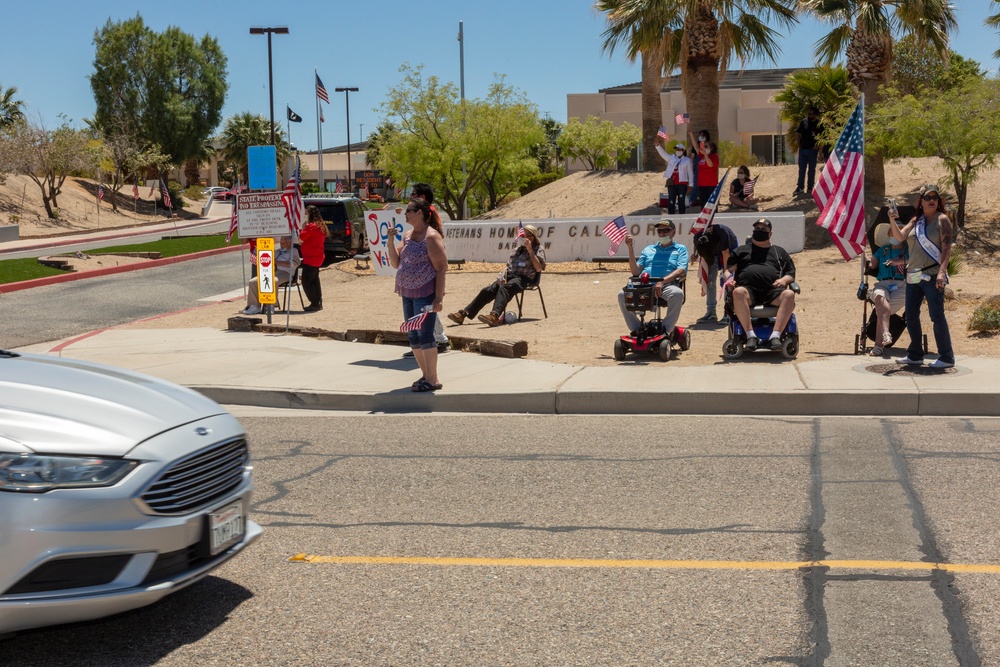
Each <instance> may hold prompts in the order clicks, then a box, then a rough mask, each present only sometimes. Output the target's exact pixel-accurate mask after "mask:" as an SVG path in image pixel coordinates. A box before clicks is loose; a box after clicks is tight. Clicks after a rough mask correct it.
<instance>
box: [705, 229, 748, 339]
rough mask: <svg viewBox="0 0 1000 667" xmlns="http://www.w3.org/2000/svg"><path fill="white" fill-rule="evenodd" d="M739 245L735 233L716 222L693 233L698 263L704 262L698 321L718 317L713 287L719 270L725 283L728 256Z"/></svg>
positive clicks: (715, 293) (716, 319)
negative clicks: (701, 312) (701, 310)
mask: <svg viewBox="0 0 1000 667" xmlns="http://www.w3.org/2000/svg"><path fill="white" fill-rule="evenodd" d="M738 247H740V243H739V241H738V240H737V239H736V233H735V232H734V231H733V230H732V229H730V228H729V227H727V226H726V225H723V224H721V223H718V222H711V223H709V225H708V227H706V228H705V229H704V230H703V231H700V232H698V233H697V234H695V235H694V249H695V252H697V253H698V258H699V263H702V262H703V263H704V264H705V272H704V278H705V283H704V284H703V285H702V293H703V294H704V296H705V314H704V315H702V316H701V317H699V318H698V320H697V321H698V323H700V324H706V323H715V322H718V321H719V318H718V317H717V316H716V314H715V307H716V303H717V301H718V293H717V290H716V288H715V285H716V280H718V278H719V271H720V270H721V271H722V280H721V281H720V282H722V283H725V281H726V280H728V279H729V275H730V274H729V269H728V267H729V257H730V255H731V254H732V253H733V252H735V251H736V249H737V248H738ZM699 268H700V266H699Z"/></svg>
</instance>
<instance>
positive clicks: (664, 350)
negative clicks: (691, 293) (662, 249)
mask: <svg viewBox="0 0 1000 667" xmlns="http://www.w3.org/2000/svg"><path fill="white" fill-rule="evenodd" d="M649 280H650V279H649V275H648V274H643V275H642V276H632V277H631V278H630V279H629V282H628V284H627V285H626V286H625V288H624V290H623V291H624V293H625V308H626V309H627V310H629V311H631V312H634V313H636V315H637V316H638V318H639V328H638V329H636V330H635V332H632V333H630V334H629V335H625V336H621V337H619V338H618V339H617V340H615V348H614V352H615V360H616V361H623V360H624V359H625V355H627V354H628V353H629V352H634V353H650V354H652V353H656V354H659V356H660V359H661V360H663V361H669V360H670V354H671V352H672V351H673V348H674V346H676V347H677V348H678V349H680V350H689V349H690V348H691V332H690V331H688V330H687V329H686V328H685V327H680V326H675V327H674V330H673V331H669V332H668V331H664V330H663V318H662V316H661V308H663V305H662V304H661V303H660V300H659V299H657V298H656V296H655V295H654V290H655V289H656V286H655V285H651V284H649ZM676 284H677V285H678V286H679V287H680V288H681V289H682V290H685V291H684V300H687V291H686V289H685V281H684V280H683V279H681V280H678V281H677V283H676ZM681 303H682V304H683V303H684V301H681ZM648 312H653V319H651V320H649V321H648V322H647V321H646V313H648Z"/></svg>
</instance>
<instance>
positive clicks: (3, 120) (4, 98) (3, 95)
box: [0, 86, 24, 131]
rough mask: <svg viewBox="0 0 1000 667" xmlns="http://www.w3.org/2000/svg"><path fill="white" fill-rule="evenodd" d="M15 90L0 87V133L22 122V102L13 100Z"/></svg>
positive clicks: (15, 93)
mask: <svg viewBox="0 0 1000 667" xmlns="http://www.w3.org/2000/svg"><path fill="white" fill-rule="evenodd" d="M15 95H17V88H15V87H14V86H11V87H10V88H6V89H5V88H4V87H3V86H0V131H3V130H6V129H7V128H8V127H10V126H11V125H14V124H15V123H20V122H22V121H23V120H24V109H23V108H22V107H24V102H22V101H21V100H16V99H14V96H15Z"/></svg>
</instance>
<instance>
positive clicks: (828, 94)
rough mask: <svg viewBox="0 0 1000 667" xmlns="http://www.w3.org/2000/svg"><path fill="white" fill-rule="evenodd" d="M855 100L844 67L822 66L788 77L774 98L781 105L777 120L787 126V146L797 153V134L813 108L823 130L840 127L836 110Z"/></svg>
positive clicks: (802, 70) (794, 73)
mask: <svg viewBox="0 0 1000 667" xmlns="http://www.w3.org/2000/svg"><path fill="white" fill-rule="evenodd" d="M853 100H854V89H853V88H851V84H850V83H849V82H848V80H847V70H846V69H844V68H843V67H830V66H829V65H820V66H819V67H813V68H808V69H800V70H798V71H795V72H792V73H791V74H789V75H788V76H786V77H785V85H784V86H783V87H782V89H781V90H780V91H778V93H777V94H776V95H775V96H774V97H772V98H771V101H772V102H776V103H778V104H780V105H781V107H780V108H779V109H778V118H780V119H781V120H783V121H786V122H788V123H789V124H790V125H789V128H788V132H786V133H785V142H786V143H787V144H788V147H789V149H790V150H792V151H793V152H794V151H798V149H799V135H798V133H797V132H796V131H795V130H796V129H797V128H798V125H799V122H801V121H802V119H803V118H805V117H806V113H807V112H808V111H809V108H810V107H816V108H817V109H819V112H820V119H821V121H822V123H823V126H824V127H836V126H837V122H836V120H837V110H839V109H840V108H841V107H844V106H845V105H848V104H851V103H852V101H853Z"/></svg>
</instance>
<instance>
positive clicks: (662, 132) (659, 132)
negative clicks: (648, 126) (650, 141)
mask: <svg viewBox="0 0 1000 667" xmlns="http://www.w3.org/2000/svg"><path fill="white" fill-rule="evenodd" d="M656 136H658V137H659V138H660V139H669V138H670V135H669V134H667V128H665V127H663V126H662V125H661V126H660V129H659V130H657V131H656Z"/></svg>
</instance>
